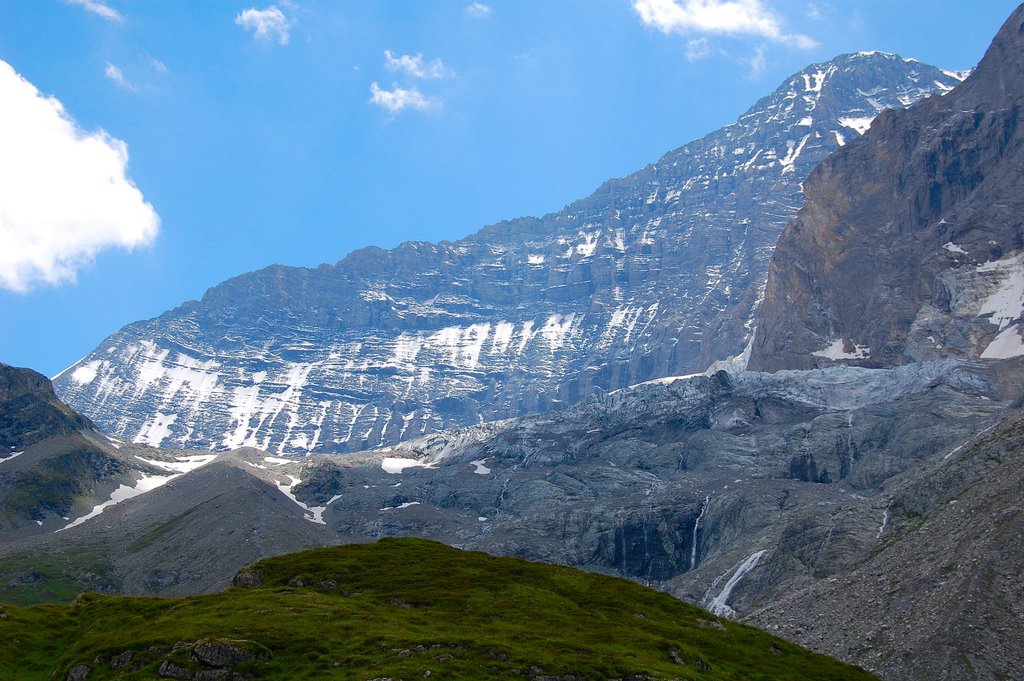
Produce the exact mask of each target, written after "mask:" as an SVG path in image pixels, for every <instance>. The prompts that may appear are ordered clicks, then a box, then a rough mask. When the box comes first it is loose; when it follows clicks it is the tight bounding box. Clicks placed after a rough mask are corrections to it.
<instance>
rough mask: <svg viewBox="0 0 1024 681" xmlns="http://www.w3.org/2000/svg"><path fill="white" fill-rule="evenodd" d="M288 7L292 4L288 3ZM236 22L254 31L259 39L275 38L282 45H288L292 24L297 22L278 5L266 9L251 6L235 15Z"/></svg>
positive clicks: (254, 35)
mask: <svg viewBox="0 0 1024 681" xmlns="http://www.w3.org/2000/svg"><path fill="white" fill-rule="evenodd" d="M285 6H286V7H291V5H288V4H286V5H285ZM235 23H236V24H238V25H239V26H241V27H242V28H244V29H245V30H247V31H252V32H253V37H254V38H256V39H257V40H274V39H275V38H276V39H277V42H278V43H279V44H281V45H287V44H288V40H289V39H290V38H291V30H292V26H294V25H295V22H294V21H293V20H292V19H289V18H288V17H286V16H285V14H284V12H282V11H281V10H279V9H278V8H277V6H276V5H271V6H270V7H267V8H266V9H256V8H255V7H250V8H249V9H247V10H244V11H242V12H241V13H240V14H239V15H238V16H236V17H235Z"/></svg>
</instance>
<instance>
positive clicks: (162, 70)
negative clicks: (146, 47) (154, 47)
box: [149, 57, 169, 73]
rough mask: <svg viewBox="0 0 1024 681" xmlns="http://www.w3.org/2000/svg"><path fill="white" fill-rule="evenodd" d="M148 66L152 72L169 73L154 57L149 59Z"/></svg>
mask: <svg viewBox="0 0 1024 681" xmlns="http://www.w3.org/2000/svg"><path fill="white" fill-rule="evenodd" d="M149 65H150V66H152V67H153V70H154V71H156V72H157V73H167V72H168V71H169V69H168V68H167V64H165V63H163V62H162V61H160V60H159V59H157V58H156V57H150V58H149Z"/></svg>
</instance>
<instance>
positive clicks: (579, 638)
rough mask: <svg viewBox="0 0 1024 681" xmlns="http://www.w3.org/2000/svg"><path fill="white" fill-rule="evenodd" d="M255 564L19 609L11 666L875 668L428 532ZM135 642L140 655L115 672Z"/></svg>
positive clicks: (463, 671) (150, 672)
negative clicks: (235, 583) (461, 546)
mask: <svg viewBox="0 0 1024 681" xmlns="http://www.w3.org/2000/svg"><path fill="white" fill-rule="evenodd" d="M248 572H251V573H253V575H254V576H258V578H259V579H260V580H261V583H260V585H259V586H258V587H256V588H251V589H241V588H233V589H228V590H227V591H224V592H221V593H218V594H213V595H208V596H197V597H192V598H184V599H174V600H171V599H156V598H129V597H120V596H100V595H94V594H87V595H83V596H81V597H80V598H79V599H77V600H76V601H75V602H74V603H72V604H69V605H40V606H34V607H27V608H26V607H18V606H6V607H4V608H3V610H4V615H6V617H3V615H0V641H4V642H5V643H4V645H2V646H0V678H3V679H5V680H6V679H10V680H11V681H21V680H27V679H50V678H51V675H52V678H55V679H61V680H62V679H64V678H65V677H66V675H67V670H68V669H70V668H71V667H73V666H74V665H76V664H86V665H88V666H89V667H91V668H92V671H91V673H90V674H89V677H88V678H89V681H98V680H100V679H115V678H116V679H125V680H130V679H153V678H155V677H156V676H157V674H156V670H157V668H158V667H159V665H160V664H161V663H162V662H163V661H164V660H171V661H173V662H175V663H176V664H179V665H180V666H185V667H189V666H191V668H199V667H198V666H197V665H198V662H196V661H195V659H194V658H192V656H191V652H190V648H188V647H185V648H181V647H180V646H179V649H178V650H176V651H175V650H172V648H173V647H174V646H175V644H177V643H180V642H187V643H191V642H195V641H197V640H200V639H209V638H215V639H232V640H241V641H246V642H248V643H245V644H239V645H245V646H248V647H250V648H251V649H253V650H255V649H259V650H269V651H270V653H271V657H270V659H267V660H256V659H253V660H246V661H245V662H242V663H240V664H239V666H237V667H236V668H235V670H236V671H239V672H243V673H245V674H247V675H251V676H252V678H255V679H274V680H279V679H303V680H308V681H314V680H317V679H376V678H381V677H391V678H393V679H400V678H402V679H421V678H424V673H425V672H427V671H430V672H431V674H430V676H431V678H439V679H486V678H529V677H530V676H531V674H534V673H537V672H536V671H534V672H531V668H539V669H541V670H543V673H545V674H552V675H554V674H576V675H578V676H583V677H586V678H590V679H610V678H621V677H625V676H628V675H647V676H651V677H654V678H659V679H709V680H710V679H744V680H748V681H757V680H759V679H764V680H766V681H767V680H768V679H773V680H776V681H784V680H786V679H794V680H795V679H800V680H802V681H806V680H809V679H829V680H832V681H840V680H850V681H853V680H860V679H873V678H874V677H873V676H871V675H870V674H868V673H867V672H864V671H862V670H859V669H856V668H853V667H849V666H846V665H843V664H841V663H839V662H837V661H835V660H832V659H830V658H827V657H824V656H821V655H815V654H812V653H809V652H807V651H805V650H803V649H801V648H799V647H797V646H795V645H793V644H790V643H787V642H785V641H782V640H780V639H777V638H774V637H772V636H769V635H767V634H765V633H764V632H761V631H758V630H756V629H753V628H751V627H747V626H744V625H741V624H737V623H734V622H730V621H726V620H722V621H719V620H718V619H717V618H715V617H714V616H712V615H710V614H708V613H706V612H704V611H702V610H700V609H698V608H695V607H693V606H690V605H688V604H685V603H683V602H681V601H678V600H676V599H674V598H672V597H670V596H667V595H665V594H661V593H658V592H655V591H652V590H650V589H647V588H644V587H642V586H639V585H638V584H635V583H633V582H629V581H626V580H621V579H615V578H611V577H604V576H600V575H593V574H589V573H583V572H579V571H576V570H572V569H570V568H564V567H556V566H550V565H540V564H534V563H528V562H525V561H521V560H516V559H510V558H494V557H492V556H488V555H486V554H483V553H478V552H466V551H459V550H456V549H452V548H450V547H447V546H444V545H442V544H437V543H434V542H429V541H424V540H417V539H385V540H382V541H380V542H378V543H376V544H366V545H355V546H346V547H339V548H325V549H314V550H312V551H305V552H302V553H297V554H292V555H288V556H282V557H278V558H272V559H269V560H265V561H261V562H260V563H257V564H255V565H254V566H252V567H251V568H249V570H248ZM722 627H724V629H723V628H722ZM125 651H132V658H133V665H134V666H133V665H129V666H126V667H121V668H118V669H112V668H111V665H110V662H111V660H113V659H114V658H116V657H117V656H119V655H122V654H123V653H125ZM673 657H675V658H677V659H678V660H681V661H682V662H683V664H680V663H679V662H677V661H675V660H674V659H673Z"/></svg>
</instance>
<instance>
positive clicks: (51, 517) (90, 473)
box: [0, 364, 132, 539]
mask: <svg viewBox="0 0 1024 681" xmlns="http://www.w3.org/2000/svg"><path fill="white" fill-rule="evenodd" d="M131 473H132V467H131V466H130V465H129V464H128V463H127V462H126V461H125V460H124V458H123V457H122V456H120V455H119V454H118V452H117V450H116V449H115V448H114V447H113V445H112V444H111V443H110V441H108V439H107V438H106V436H104V435H103V434H102V433H101V432H100V431H99V430H97V429H96V427H95V426H94V425H93V424H92V422H90V421H89V419H87V418H85V417H84V416H82V415H81V414H79V413H77V412H75V411H74V410H72V409H71V408H69V407H68V406H67V405H66V404H64V403H63V402H61V401H60V400H59V399H57V396H56V395H55V394H54V392H53V386H52V385H51V384H50V381H49V379H47V378H46V377H45V376H41V375H40V374H37V373H36V372H34V371H32V370H30V369H18V368H15V367H11V366H8V365H6V364H0V539H5V538H10V537H13V536H21V535H25V534H33V533H35V532H37V531H42V530H43V529H46V528H49V529H52V526H53V524H54V523H61V520H62V519H63V517H64V516H70V515H71V514H72V513H73V512H74V510H75V509H76V508H81V507H82V506H83V505H86V504H89V505H91V504H90V502H92V501H95V500H96V499H98V498H99V497H101V496H103V497H106V496H109V494H110V492H111V491H112V490H113V489H115V488H116V487H118V486H119V485H120V484H121V483H125V482H131V479H132V478H131ZM65 523H66V521H65ZM62 524H63V523H62Z"/></svg>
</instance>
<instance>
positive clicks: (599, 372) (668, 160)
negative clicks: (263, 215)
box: [55, 53, 961, 453]
mask: <svg viewBox="0 0 1024 681" xmlns="http://www.w3.org/2000/svg"><path fill="white" fill-rule="evenodd" d="M960 78H961V76H960V74H955V73H950V72H944V71H941V70H939V69H936V68H934V67H931V66H926V65H924V64H920V63H918V62H915V61H911V60H904V59H901V58H899V57H895V56H893V55H886V54H881V53H862V54H852V55H845V56H842V57H839V58H837V59H835V60H833V61H831V62H828V63H823V64H816V65H813V66H811V67H809V68H807V69H805V70H804V71H802V72H800V73H797V74H795V75H794V76H792V77H791V78H789V79H787V81H786V82H785V83H783V84H782V86H781V87H780V88H779V89H777V90H776V91H775V92H774V93H772V94H771V95H770V96H767V97H765V98H763V99H761V100H760V101H759V102H757V103H756V104H755V105H754V106H753V107H752V108H751V109H750V110H749V111H748V112H747V113H746V114H744V115H743V116H741V117H740V118H739V120H738V121H737V122H736V123H734V124H732V125H729V126H727V127H725V128H723V129H721V130H718V131H716V132H713V133H711V134H709V135H708V136H706V137H704V138H703V139H700V140H697V141H694V142H692V143H690V144H688V145H686V146H684V147H681V148H679V149H677V150H675V151H672V152H670V153H668V154H666V155H665V156H664V157H663V158H661V159H660V160H659V161H658V162H657V163H656V164H653V165H651V166H648V167H647V168H644V169H643V170H641V171H639V172H637V173H634V174H633V175H630V176H628V177H625V178H621V179H616V180H611V181H609V182H607V183H605V184H604V185H602V186H601V187H600V188H599V189H598V190H597V191H596V192H594V194H593V195H591V196H590V197H588V198H586V199H584V200H581V201H579V202H577V203H574V204H572V205H570V206H568V207H567V208H565V209H564V210H563V211H561V212H559V213H555V214H551V215H547V216H545V217H543V218H540V219H534V218H524V219H518V220H513V221H509V222H502V223H499V224H496V225H492V226H490V227H486V228H484V229H482V230H481V231H479V232H478V233H476V234H474V235H472V236H470V237H467V238H466V239H463V240H461V241H458V242H455V243H447V242H442V243H439V244H429V243H406V244H402V245H401V246H399V247H397V248H395V249H393V250H391V251H384V250H381V249H375V248H370V249H364V250H361V251H357V252H355V253H352V254H351V255H349V256H348V257H346V258H345V259H344V260H342V261H340V262H339V263H337V264H336V265H323V266H321V267H320V268H318V269H315V270H310V269H301V268H291V267H281V266H274V267H270V268H267V269H264V270H260V271H258V272H254V273H250V274H246V275H243V276H240V277H237V278H235V279H232V280H230V281H227V282H225V283H223V284H221V285H219V286H217V287H215V288H213V289H211V290H210V291H208V292H207V294H206V295H205V296H204V297H203V299H202V300H201V301H198V302H196V301H193V302H189V303H186V304H185V305H183V306H181V307H179V308H177V309H175V310H172V311H170V312H167V313H165V314H164V315H162V316H160V317H158V318H156V319H153V320H149V321H142V322H138V323H135V324H132V325H129V326H127V327H125V328H124V329H122V330H121V331H119V332H118V333H116V334H114V335H113V336H111V337H110V338H108V339H107V340H106V341H104V342H103V343H102V344H101V346H100V347H99V348H97V350H96V351H95V352H93V353H92V354H91V355H89V356H88V357H86V358H85V359H83V360H82V361H80V362H79V363H78V364H76V365H75V366H74V367H72V368H71V369H69V370H68V371H67V372H65V373H63V374H62V375H61V376H60V377H58V378H57V379H55V385H56V386H57V389H58V391H59V392H60V394H61V395H62V396H63V397H64V398H65V399H67V400H68V401H69V403H70V404H72V405H73V406H75V407H76V408H78V409H80V410H82V411H83V412H84V413H86V414H88V415H89V416H90V417H91V418H93V419H94V420H95V421H96V422H97V423H98V424H99V425H100V426H101V427H103V428H104V429H106V430H107V431H108V432H110V433H111V434H115V435H118V436H120V437H123V438H126V439H131V440H134V441H136V442H141V443H146V444H150V445H154V446H157V445H163V446H168V447H196V448H208V449H231V448H235V447H240V446H243V445H244V446H253V447H259V448H262V449H265V450H268V451H274V452H283V453H306V452H343V451H353V450H359V449H365V448H368V447H375V446H382V445H388V444H392V443H395V442H398V441H400V440H403V439H409V438H411V437H415V436H419V435H422V434H425V433H428V432H434V431H439V430H444V429H447V428H451V427H458V426H465V425H468V424H475V423H479V422H481V421H489V420H494V419H500V418H508V417H514V416H519V415H522V414H526V413H533V412H540V411H544V410H547V409H549V408H552V407H556V406H564V405H566V404H572V403H575V402H578V401H579V400H580V399H582V398H583V397H585V396H586V395H588V394H591V393H592V392H594V391H595V390H596V389H602V390H605V391H607V390H614V389H618V388H621V387H623V386H626V385H630V384H633V383H637V382H641V381H645V380H648V379H651V378H656V377H659V376H667V375H679V374H687V373H692V372H695V371H702V370H703V369H705V368H706V367H707V366H709V365H710V364H711V363H712V362H714V361H716V360H721V359H725V358H727V357H730V356H733V355H737V354H739V353H740V352H741V351H742V350H743V349H744V347H745V346H746V345H747V343H748V341H749V338H750V335H751V334H750V331H751V329H752V324H753V322H752V319H753V314H754V311H755V310H756V308H757V306H758V304H759V300H760V297H761V294H762V291H763V287H764V283H765V280H766V276H767V266H768V259H769V257H770V254H771V252H772V248H773V246H774V244H775V242H776V239H777V238H778V235H779V233H780V232H781V230H782V228H783V227H784V226H785V224H786V223H787V222H788V221H789V220H790V219H791V218H792V217H793V216H794V214H795V212H796V210H797V208H799V206H800V205H801V203H802V201H803V198H802V194H801V182H802V181H803V180H804V178H805V177H806V176H807V174H808V173H809V172H810V171H811V169H812V168H814V167H815V166H816V165H817V164H818V163H819V162H820V161H821V160H822V159H824V158H825V156H826V155H827V154H829V153H830V152H831V151H833V150H835V149H837V148H839V147H840V146H842V145H843V144H845V143H847V142H850V141H852V140H853V139H854V138H856V137H857V136H858V135H859V134H860V133H861V132H862V131H863V130H864V129H865V128H866V127H867V125H868V123H869V122H870V121H871V119H872V118H874V117H875V115H876V114H878V112H879V111H882V110H883V109H886V108H890V107H903V106H906V105H909V104H911V103H913V102H915V101H917V100H919V99H921V98H923V97H926V96H928V95H930V94H932V93H935V92H941V91H946V90H949V89H952V87H953V86H954V85H956V84H958V83H959V82H960Z"/></svg>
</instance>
